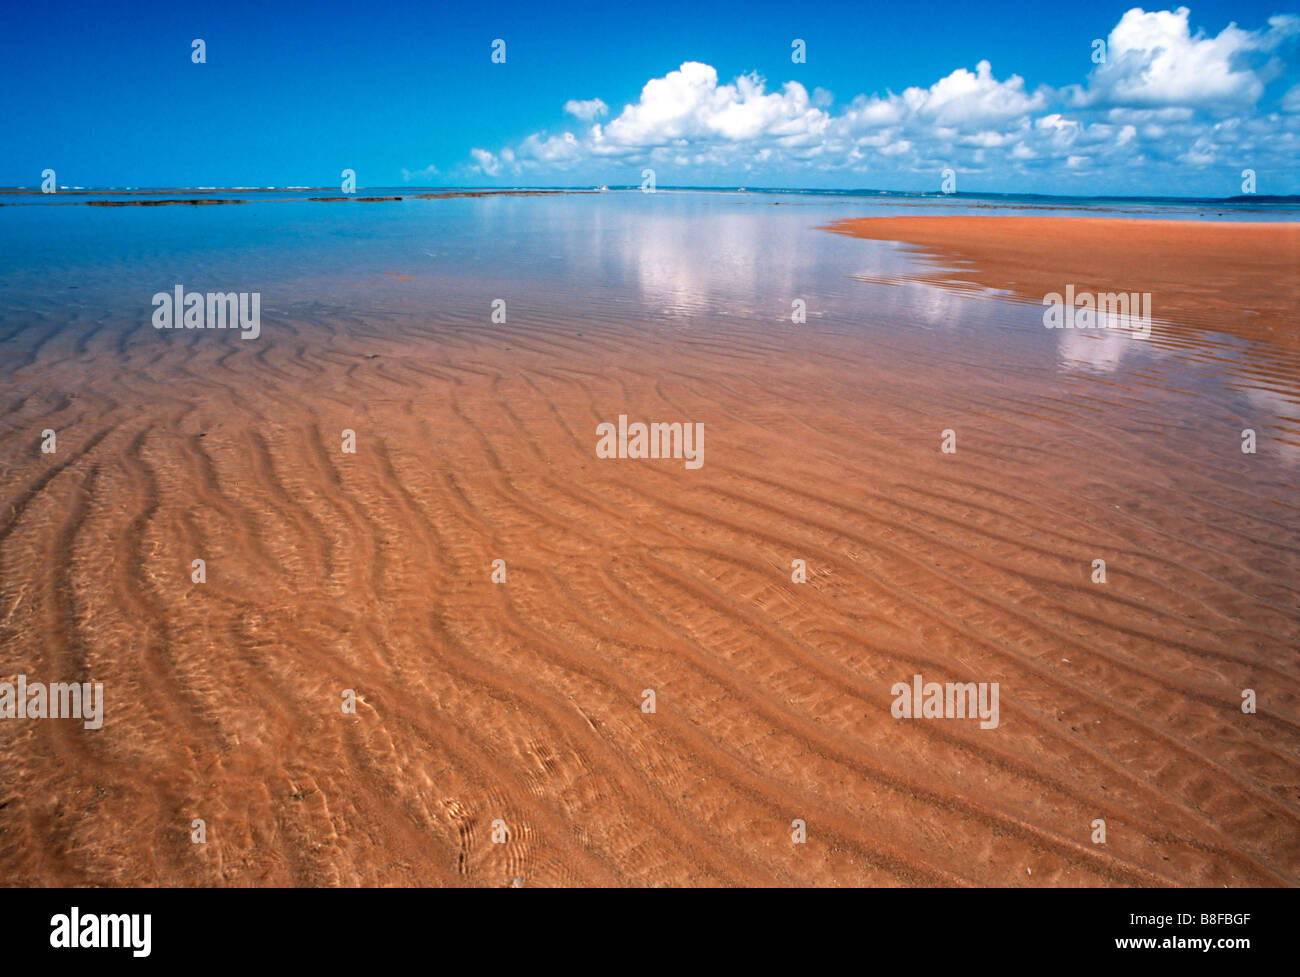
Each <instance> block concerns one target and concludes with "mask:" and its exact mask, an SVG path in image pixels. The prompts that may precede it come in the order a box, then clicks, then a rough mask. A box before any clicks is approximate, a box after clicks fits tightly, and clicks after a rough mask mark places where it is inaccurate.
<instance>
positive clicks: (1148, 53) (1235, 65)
mask: <svg viewBox="0 0 1300 977" xmlns="http://www.w3.org/2000/svg"><path fill="white" fill-rule="evenodd" d="M1189 15H1190V12H1189V11H1188V9H1187V8H1186V7H1179V8H1178V9H1177V10H1173V11H1170V10H1162V11H1155V12H1152V13H1148V12H1146V11H1144V10H1142V9H1140V8H1134V9H1132V10H1130V11H1128V13H1126V14H1124V16H1123V17H1121V18H1120V21H1119V23H1118V24H1116V25H1115V29H1114V30H1112V31H1111V32H1110V37H1109V39H1108V40H1107V44H1106V47H1107V53H1106V62H1105V63H1104V64H1100V65H1097V67H1095V68H1094V69H1093V70H1092V73H1091V74H1090V75H1089V77H1088V84H1087V87H1086V89H1084V90H1082V91H1081V92H1080V93H1079V97H1078V101H1079V104H1082V105H1123V106H1136V107H1158V106H1170V105H1182V106H1196V107H1201V108H1209V107H1214V106H1242V105H1253V104H1254V103H1255V102H1256V101H1258V100H1259V97H1260V95H1262V94H1263V91H1264V85H1265V84H1266V82H1267V81H1268V80H1270V79H1271V78H1272V77H1273V76H1274V75H1275V74H1276V73H1277V71H1278V69H1279V67H1280V65H1279V63H1278V61H1277V59H1276V58H1274V57H1273V56H1272V52H1274V51H1276V50H1277V49H1278V48H1279V47H1280V46H1281V45H1282V44H1283V43H1285V42H1286V41H1287V40H1288V39H1290V38H1292V37H1294V36H1296V35H1297V34H1300V17H1295V16H1293V15H1283V16H1278V17H1273V18H1271V19H1270V20H1269V25H1268V27H1267V28H1264V29H1261V30H1257V31H1250V30H1242V29H1241V28H1239V27H1237V26H1236V25H1235V24H1229V25H1228V26H1227V27H1225V28H1224V29H1223V30H1222V31H1220V32H1219V34H1218V35H1217V36H1215V37H1208V36H1206V35H1205V34H1204V33H1203V32H1201V31H1198V32H1197V33H1196V34H1195V35H1193V34H1192V32H1191V28H1190V26H1189V23H1188V18H1189Z"/></svg>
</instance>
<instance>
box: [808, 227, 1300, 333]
mask: <svg viewBox="0 0 1300 977" xmlns="http://www.w3.org/2000/svg"><path fill="white" fill-rule="evenodd" d="M828 229H829V230H833V231H835V232H836V233H839V234H848V235H851V236H853V237H863V238H873V239H875V240H882V241H901V242H906V243H907V244H908V245H909V247H910V248H911V249H912V250H914V251H916V252H918V253H920V254H922V255H924V256H925V257H927V258H928V259H930V264H931V265H932V267H933V272H932V273H931V274H925V275H918V276H916V278H917V280H923V281H931V282H936V283H938V282H943V283H949V284H951V283H962V282H965V283H971V284H978V285H982V286H985V287H987V288H994V289H1000V290H1003V291H1007V292H1011V293H1013V294H1015V295H1017V296H1020V297H1021V298H1023V299H1025V300H1026V301H1029V302H1033V303H1041V302H1042V300H1043V296H1044V295H1046V294H1047V293H1049V292H1057V293H1064V291H1065V286H1066V284H1073V285H1074V286H1075V288H1076V290H1077V291H1079V292H1083V291H1087V292H1093V293H1097V292H1119V291H1127V292H1150V293H1152V299H1151V300H1152V305H1153V308H1154V313H1155V315H1156V316H1158V317H1160V318H1162V319H1166V320H1169V321H1171V322H1173V323H1175V324H1177V325H1179V326H1181V327H1185V328H1194V329H1201V330H1209V331H1215V332H1221V333H1229V334H1231V335H1236V336H1242V337H1244V338H1246V339H1254V340H1263V341H1265V342H1269V343H1273V344H1275V345H1279V346H1283V347H1285V348H1286V349H1288V350H1291V351H1295V350H1300V329H1297V322H1300V272H1298V271H1297V269H1300V224H1294V223H1282V222H1267V223H1248V222H1244V221H1231V222H1229V221H1224V222H1214V221H1187V220H1125V219H1116V218H1106V217H993V216H979V217H951V216H948V217H868V218H858V219H850V220H844V221H837V222H836V223H835V224H832V225H830V227H829V228H828Z"/></svg>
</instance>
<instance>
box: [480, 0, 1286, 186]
mask: <svg viewBox="0 0 1300 977" xmlns="http://www.w3.org/2000/svg"><path fill="white" fill-rule="evenodd" d="M1297 41H1300V17H1296V16H1293V15H1279V16H1275V17H1273V18H1271V19H1270V20H1269V21H1268V23H1267V25H1266V26H1265V27H1262V28H1260V29H1258V30H1245V29H1242V28H1239V27H1237V26H1236V25H1235V24H1230V25H1228V26H1227V27H1225V28H1224V29H1223V30H1222V31H1220V32H1219V34H1218V35H1215V36H1208V35H1205V34H1204V33H1203V32H1199V31H1198V32H1197V33H1196V34H1193V33H1192V31H1191V27H1190V21H1189V14H1188V11H1187V9H1186V8H1181V7H1180V8H1179V9H1177V10H1175V11H1157V12H1154V13H1147V12H1145V11H1143V10H1141V9H1136V8H1135V9H1133V10H1130V11H1128V12H1127V13H1126V14H1124V15H1123V17H1121V18H1120V21H1119V23H1118V24H1116V25H1115V27H1114V29H1113V30H1112V31H1111V32H1110V35H1109V40H1108V44H1107V47H1108V51H1107V60H1106V62H1105V63H1104V64H1101V65H1097V66H1095V67H1094V68H1093V70H1092V71H1091V73H1090V74H1089V75H1088V76H1087V77H1086V78H1085V79H1084V81H1083V83H1082V84H1078V85H1071V86H1068V87H1066V88H1063V89H1060V90H1053V89H1051V88H1049V87H1046V86H1040V87H1038V88H1036V89H1033V90H1030V89H1029V87H1028V86H1027V85H1026V83H1025V80H1024V79H1023V78H1021V77H1020V76H1019V75H1016V74H1008V75H1005V76H1003V77H1001V78H999V76H998V75H997V73H996V72H995V69H994V66H993V65H992V64H990V62H989V61H987V60H981V61H979V62H978V63H976V64H975V66H974V70H971V69H969V68H965V67H959V68H956V69H955V70H953V71H951V72H950V73H948V74H947V75H945V76H944V77H942V78H940V79H939V80H937V81H935V82H934V83H933V84H931V85H929V86H928V87H920V86H916V87H909V88H906V89H905V90H903V91H902V93H901V94H895V93H893V92H889V91H886V92H885V93H884V94H879V93H877V94H870V95H866V94H864V95H858V96H856V97H855V98H853V99H851V100H850V101H849V102H847V103H846V104H842V107H840V108H839V109H838V110H837V109H836V108H835V105H834V100H833V98H832V96H831V95H830V93H829V92H826V91H824V90H822V89H816V90H814V94H813V95H812V96H811V97H810V95H809V93H808V90H807V89H806V88H805V87H804V86H803V85H802V84H800V83H799V82H796V81H790V82H786V83H785V84H784V85H781V86H780V87H777V88H773V89H772V90H769V89H768V84H767V82H766V81H765V80H764V79H763V78H762V77H760V76H758V75H757V74H747V75H741V76H740V77H738V78H735V79H734V80H732V81H730V82H724V81H722V80H720V79H719V77H718V73H717V70H716V69H715V68H714V67H712V66H711V65H708V64H703V63H701V62H698V61H687V62H685V63H683V64H682V65H681V66H680V67H679V68H677V69H676V70H673V71H669V72H667V73H666V74H665V75H663V76H662V77H659V78H652V79H651V80H649V81H648V82H646V83H645V85H644V87H643V88H642V90H641V93H640V96H639V97H638V99H637V100H636V101H634V102H632V103H630V104H627V105H625V106H624V107H623V108H622V110H621V111H619V112H617V113H616V114H613V117H612V118H610V119H609V120H608V121H607V122H602V121H597V120H598V119H602V118H604V117H606V116H609V115H611V114H612V113H611V111H610V109H609V107H608V106H607V105H606V104H605V102H603V101H602V100H600V99H598V98H592V99H587V100H585V101H575V100H570V101H569V102H566V103H565V105H564V109H565V112H566V113H567V114H569V115H571V116H573V117H575V118H577V119H579V120H581V121H582V122H585V123H588V124H587V125H585V126H583V127H579V128H577V129H573V130H564V131H561V132H560V133H559V134H553V133H548V132H545V131H541V132H536V133H533V134H532V135H529V136H527V137H526V138H524V139H523V140H521V141H520V142H518V143H517V144H515V145H514V146H512V147H508V148H503V149H501V150H499V151H497V152H495V153H494V152H491V151H488V150H486V149H475V150H474V151H473V153H472V155H473V159H474V169H476V170H477V171H478V172H479V173H481V174H482V175H484V176H486V177H489V178H497V177H501V178H506V177H520V176H522V175H524V174H530V175H532V176H534V177H535V178H536V177H540V178H542V179H547V178H553V179H562V178H563V177H562V176H561V175H562V174H567V175H568V176H569V179H571V180H573V181H574V182H588V181H592V180H594V181H595V182H610V183H612V182H615V180H614V179H612V178H611V171H613V172H617V170H618V169H619V168H622V167H627V168H628V169H633V168H638V169H639V167H641V166H646V165H649V166H657V167H661V168H663V170H667V171H669V172H672V173H674V174H676V176H675V177H670V176H668V175H667V174H666V173H665V172H663V171H662V170H661V171H660V172H659V174H658V176H659V182H660V183H667V184H670V183H672V182H678V183H688V182H692V181H693V180H699V181H700V182H705V181H706V180H707V179H708V178H709V177H710V176H711V175H714V174H721V173H727V174H732V175H739V174H742V173H744V174H749V173H754V174H755V175H759V174H762V173H765V172H766V173H777V174H782V175H788V174H790V173H792V172H807V171H812V172H816V173H821V174H826V176H825V178H826V179H828V180H831V179H833V180H835V181H836V182H839V183H840V185H845V184H844V181H849V180H852V181H854V182H855V183H856V185H859V186H860V185H864V184H863V183H862V182H857V181H860V180H862V179H863V177H864V176H866V175H868V174H870V175H872V176H879V175H881V174H892V175H895V176H898V177H899V181H901V182H907V183H909V184H910V185H913V186H915V185H917V183H918V180H923V181H924V182H925V183H926V184H930V183H933V184H935V185H936V186H937V183H938V180H939V175H938V174H939V171H940V170H941V169H943V168H945V167H949V166H951V167H952V168H954V169H955V170H957V172H958V173H964V174H968V175H974V174H995V175H996V176H997V177H999V178H1007V177H1013V176H1019V177H1021V178H1023V179H1021V180H1018V181H1016V182H1017V183H1018V184H1020V185H1026V183H1027V181H1028V182H1032V179H1038V180H1039V182H1040V183H1044V182H1046V183H1050V182H1051V181H1052V180H1053V179H1059V180H1067V181H1074V182H1072V183H1071V184H1070V186H1069V187H1067V188H1064V189H1065V190H1066V191H1067V192H1069V190H1071V189H1073V188H1074V187H1077V186H1081V184H1079V183H1078V181H1079V180H1080V179H1081V178H1083V177H1095V176H1096V175H1097V174H1099V173H1105V174H1109V175H1111V176H1113V174H1115V173H1116V172H1117V171H1119V170H1126V171H1127V172H1128V174H1129V177H1130V178H1131V180H1132V181H1135V182H1143V181H1145V182H1146V183H1148V184H1150V185H1151V186H1152V187H1162V188H1163V187H1166V186H1167V184H1168V180H1169V179H1170V178H1171V177H1172V176H1175V175H1179V176H1181V175H1183V174H1185V172H1186V167H1189V166H1190V167H1193V168H1201V169H1205V168H1209V167H1216V166H1223V167H1225V168H1231V167H1237V168H1238V170H1239V169H1240V166H1241V165H1251V166H1254V167H1256V168H1260V169H1261V170H1269V169H1272V170H1273V171H1275V172H1280V173H1283V174H1290V173H1292V172H1293V171H1294V169H1295V167H1294V159H1295V158H1296V156H1295V154H1296V149H1297V146H1300V86H1296V87H1294V88H1292V89H1291V91H1289V92H1288V93H1287V94H1286V95H1285V96H1283V97H1282V98H1281V99H1280V103H1279V106H1278V108H1279V109H1280V112H1272V113H1266V112H1260V111H1259V110H1258V109H1256V108H1255V106H1257V105H1258V103H1259V101H1260V99H1261V97H1262V96H1263V94H1264V93H1265V91H1266V89H1267V87H1268V84H1269V82H1270V81H1272V80H1274V79H1275V78H1276V77H1278V76H1279V75H1280V74H1281V73H1282V67H1281V64H1282V61H1283V60H1284V59H1285V57H1286V56H1288V52H1289V49H1290V48H1291V47H1292V46H1294V45H1295V44H1296V43H1297ZM1085 49H1086V45H1085ZM1085 63H1086V62H1085ZM836 173H839V174H840V175H839V176H834V175H833V174H836ZM848 174H852V175H848ZM579 175H581V176H582V177H584V179H581V180H579V179H576V178H577V177H578V176H579ZM639 178H640V177H639V173H637V175H636V179H639ZM701 178H703V179H701ZM1031 178H1032V179H1031ZM1290 178H1291V179H1294V177H1290ZM1225 179H1226V177H1225ZM633 182H635V181H633ZM743 182H748V180H746V181H743ZM1009 182H1010V181H1009ZM877 185H882V184H879V183H878V184H877ZM1231 192H1235V190H1234V189H1232V188H1230V187H1227V186H1225V187H1224V193H1225V194H1227V193H1231ZM1274 192H1279V191H1277V189H1276V188H1275V189H1274Z"/></svg>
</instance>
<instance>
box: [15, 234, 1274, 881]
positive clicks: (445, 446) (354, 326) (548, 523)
mask: <svg viewBox="0 0 1300 977" xmlns="http://www.w3.org/2000/svg"><path fill="white" fill-rule="evenodd" d="M891 239H897V238H891ZM904 239H905V240H913V239H912V238H910V237H909V238H904ZM922 243H925V242H922ZM863 246H864V247H865V246H866V245H865V243H864V245H863ZM863 287H865V286H863ZM1243 287H1244V285H1243ZM898 325H899V327H900V330H901V331H900V335H902V334H904V333H906V327H907V325H908V324H907V323H906V322H900V323H899V324H898ZM794 328H795V327H792V326H789V324H786V325H785V326H782V327H780V328H776V327H773V326H771V325H770V324H753V325H749V326H746V325H744V324H738V323H728V322H713V323H708V324H705V323H698V322H697V323H692V324H691V325H690V327H689V328H685V327H684V328H679V329H673V330H663V329H657V330H645V331H639V330H636V329H629V328H625V327H623V326H615V325H614V324H612V323H610V322H607V321H602V320H601V319H599V318H588V319H579V320H575V319H574V318H573V317H572V316H571V315H569V314H566V313H565V312H564V311H563V310H561V309H557V310H556V311H555V312H554V313H553V314H551V315H550V316H549V317H545V316H540V315H536V316H532V317H531V318H529V319H528V321H527V322H522V321H521V322H514V321H512V323H511V324H509V325H498V326H489V325H487V324H486V323H484V322H470V321H464V322H456V321H447V320H446V319H434V318H432V317H430V316H427V315H421V314H420V313H419V312H418V311H414V310H413V311H412V312H411V314H410V315H407V316H389V317H380V316H362V315H359V314H355V313H354V310H348V309H322V310H321V312H320V313H319V315H316V316H312V317H306V316H304V317H300V318H299V319H298V320H297V321H295V322H294V323H292V324H291V325H284V324H278V325H277V326H275V327H274V328H272V327H270V326H267V327H264V332H263V336H262V338H261V339H260V340H259V341H257V342H248V343H244V342H240V341H239V339H238V338H237V337H236V336H234V335H221V336H218V335H215V334H211V333H196V334H185V333H179V334H166V335H164V334H160V333H155V332H154V331H153V330H152V329H150V328H148V327H147V326H142V327H139V328H137V329H134V330H130V331H127V332H123V333H116V332H114V331H111V330H108V329H103V330H87V331H86V332H84V333H83V334H81V335H80V336H79V337H78V338H77V339H76V341H75V342H74V341H71V340H55V339H51V340H50V341H49V342H39V343H36V344H35V345H33V346H31V352H30V355H25V356H23V357H15V358H14V359H13V360H11V362H10V363H9V365H8V366H6V367H4V368H3V370H4V373H3V376H4V382H3V399H2V401H0V418H2V424H3V428H2V431H3V434H2V436H0V452H2V454H0V458H2V464H3V473H4V480H3V486H4V495H3V500H2V502H3V504H2V507H0V641H2V642H3V657H2V658H0V679H12V677H13V676H15V675H17V674H19V673H25V674H26V675H27V676H28V677H29V679H31V680H42V681H63V680H70V679H76V678H82V677H84V678H87V679H89V680H93V681H101V682H103V683H104V686H105V694H106V697H107V712H106V722H105V726H104V728H103V729H102V730H99V731H90V730H85V729H83V728H82V726H81V725H80V724H79V723H74V722H61V721H27V722H21V721H7V722H0V769H2V770H3V772H4V775H3V778H2V779H0V880H2V881H3V882H4V883H6V884H18V885H58V884H74V885H154V884H158V885H338V884H346V885H356V884H362V885H482V886H503V885H512V884H515V885H519V884H522V885H526V886H537V885H576V884H594V885H611V884H634V885H742V884H747V885H774V884H775V885H792V884H798V885H885V886H892V885H950V884H953V885H960V884H992V885H1034V886H1037V885H1163V884H1175V883H1177V884H1195V885H1215V886H1217V885H1273V884H1295V883H1296V882H1297V881H1298V880H1300V830H1298V829H1300V786H1298V785H1300V727H1298V725H1297V724H1298V722H1300V713H1298V711H1297V691H1298V689H1300V574H1297V570H1298V569H1300V508H1298V507H1297V494H1296V468H1295V467H1293V465H1291V464H1290V463H1289V462H1288V461H1287V457H1288V456H1286V455H1285V454H1284V452H1285V449H1286V439H1287V434H1286V431H1285V430H1282V431H1279V430H1278V429H1276V428H1269V429H1267V430H1264V431H1262V433H1261V449H1260V454H1258V455H1255V456H1248V455H1243V454H1242V453H1241V451H1240V447H1239V445H1240V429H1241V427H1243V426H1244V425H1245V424H1246V423H1248V422H1249V421H1250V419H1249V418H1243V417H1236V416H1228V415H1226V414H1224V413H1222V412H1221V411H1220V409H1219V408H1220V405H1219V404H1217V403H1209V402H1207V401H1205V400H1204V399H1202V398H1201V397H1200V396H1198V395H1197V388H1196V387H1195V385H1194V383H1193V380H1194V375H1195V372H1196V370H1197V369H1201V368H1206V369H1209V368H1212V363H1211V366H1210V367H1205V365H1204V361H1202V360H1199V359H1197V358H1196V357H1190V358H1188V359H1187V360H1185V361H1179V362H1177V363H1173V362H1170V363H1167V364H1165V366H1163V367H1162V371H1163V372H1162V373H1161V374H1160V375H1159V376H1158V377H1155V376H1151V375H1148V376H1147V377H1145V378H1144V377H1143V376H1139V375H1127V374H1123V373H1109V374H1105V375H1092V374H1088V373H1086V372H1082V371H1080V372H1076V373H1069V372H1067V373H1064V374H1048V373H1044V372H1043V371H1036V370H1031V369H1026V368H1022V367H1020V366H1018V365H1017V364H1016V363H1015V362H1014V361H1013V360H1012V359H1011V358H1008V359H1007V360H1006V362H1005V368H998V366H997V354H996V352H994V353H991V354H990V358H989V360H988V361H973V360H971V359H970V358H969V357H968V356H967V355H965V354H964V353H958V352H955V351H950V350H948V349H947V348H945V347H944V346H943V345H942V344H934V343H930V344H915V343H908V342H904V341H901V340H900V341H899V342H898V343H897V344H885V345H882V344H881V343H879V342H876V341H874V340H873V339H872V338H871V337H870V336H868V335H867V334H865V333H863V332H862V331H860V330H857V329H854V328H851V327H850V326H848V325H844V324H834V323H817V322H813V323H812V324H811V325H809V326H807V327H803V328H802V329H800V330H799V331H798V333H797V337H796V334H794V333H792V330H793V329H794ZM1292 328H1294V323H1292ZM1225 331H1229V332H1230V331H1231V330H1230V329H1228V330H1225ZM18 332H22V330H21V329H20V330H18ZM792 337H795V338H792ZM9 341H11V342H12V341H14V337H13V334H11V336H10V340H9ZM1185 345H1186V344H1185ZM1293 349H1294V345H1291V344H1279V345H1276V346H1273V347H1267V346H1262V345H1261V346H1260V347H1259V348H1258V350H1256V353H1257V354H1258V356H1259V357H1261V358H1260V359H1259V360H1258V362H1259V364H1260V369H1261V370H1264V371H1266V372H1268V373H1269V375H1270V376H1271V377H1272V378H1273V379H1272V380H1271V381H1270V382H1272V383H1273V384H1274V385H1275V386H1276V387H1277V388H1278V389H1279V390H1280V391H1281V394H1280V395H1279V396H1282V400H1281V401H1273V402H1271V403H1279V402H1280V403H1282V404H1284V405H1289V404H1293V403H1294V401H1293V400H1287V399H1286V398H1287V397H1294V395H1295V392H1296V390H1297V389H1300V387H1297V385H1296V379H1297V373H1296V369H1295V362H1294V359H1293V357H1292V355H1291V352H1290V351H1291V350H1293ZM1270 350H1271V352H1270ZM1261 351H1262V352H1261ZM1268 356H1272V359H1271V360H1268V361H1267V362H1265V358H1267V357H1268ZM1180 378H1181V379H1182V380H1184V381H1186V382H1183V383H1181V384H1180ZM1148 381H1149V382H1148ZM1280 410H1281V411H1282V413H1283V414H1285V411H1286V410H1291V407H1290V406H1283V407H1282V408H1280ZM620 413H625V414H628V415H629V416H630V418H631V419H633V420H638V419H640V420H663V421H673V420H683V421H687V420H689V421H698V422H703V423H704V424H705V426H706V430H707V440H706V445H705V462H704V465H703V467H702V468H701V469H700V470H698V471H688V470H686V469H685V467H684V465H683V464H682V462H680V461H672V460H663V461H637V460H622V461H618V460H601V459H598V458H597V457H596V456H595V452H594V446H595V442H596V425H597V424H598V423H601V422H604V421H614V420H616V419H617V416H618V415H619V414H620ZM1295 413H1296V412H1295V411H1294V410H1292V413H1291V418H1292V422H1294V420H1295ZM1270 417H1272V415H1270ZM1261 427H1262V428H1263V427H1265V426H1264V425H1261ZM45 428H53V429H56V430H57V432H58V452H57V454H55V455H53V456H49V455H43V454H41V453H40V451H39V443H40V432H41V431H42V430H43V429H45ZM344 429H351V430H354V431H355V432H356V435H357V452H356V454H355V455H346V454H344V453H343V452H342V451H341V438H340V434H341V432H342V431H343V430H344ZM944 429H953V430H955V431H956V433H957V438H958V442H957V443H958V451H957V453H956V454H955V455H945V454H942V453H941V452H940V450H939V448H940V436H941V431H943V430H944ZM196 558H203V559H204V560H206V561H207V582H206V583H205V584H194V583H192V582H191V580H190V573H191V571H190V566H191V561H193V560H194V559H196ZM1098 558H1102V559H1105V560H1106V563H1107V567H1108V582H1107V583H1106V584H1105V585H1097V584H1094V583H1092V582H1091V579H1090V576H1091V573H1092V561H1093V560H1094V559H1098ZM497 559H501V560H504V561H505V563H506V567H507V579H506V582H505V583H503V584H494V583H493V582H492V563H493V561H494V560H497ZM795 559H803V560H806V561H807V565H808V581H807V583H803V584H797V583H793V582H792V581H791V561H792V560H795ZM918 672H920V673H922V674H923V675H924V676H925V678H926V679H927V680H934V681H941V682H944V681H972V682H998V683H999V685H1000V690H1001V692H1000V713H1001V715H1000V725H999V726H998V728H997V729H993V730H981V729H980V728H979V726H978V724H977V723H975V722H968V721H961V720H952V721H943V720H913V721H901V720H896V719H894V718H893V717H892V716H891V714H890V704H891V701H892V696H891V693H890V689H891V686H892V685H893V684H894V683H895V682H899V681H903V682H907V681H910V680H911V677H912V675H913V674H915V673H918ZM1247 688H1249V689H1254V690H1255V691H1256V693H1257V695H1258V699H1259V710H1258V713H1257V714H1255V715H1245V714H1243V713H1242V711H1241V708H1240V702H1241V692H1242V690H1243V689H1247ZM345 689H354V690H356V693H357V696H358V706H357V712H356V715H355V716H353V715H345V714H344V713H343V712H342V710H341V708H340V701H341V698H340V697H341V693H342V691H343V690H345ZM646 689H653V690H654V691H655V693H656V700H657V710H656V711H655V712H654V713H653V714H647V713H644V712H643V711H642V709H641V704H642V692H643V690H646ZM194 818H202V819H204V820H205V822H206V825H207V841H206V843H205V844H201V845H196V844H192V843H191V840H190V832H191V821H192V819H194ZM1098 818H1101V819H1104V820H1105V822H1106V825H1107V843H1106V844H1104V845H1099V844H1094V843H1093V841H1092V835H1093V830H1094V829H1093V826H1092V825H1093V822H1094V820H1095V819H1098ZM497 819H500V820H501V821H502V822H504V829H505V832H506V841H505V843H503V844H496V843H493V839H492V834H493V822H494V821H495V820H497ZM795 819H802V820H803V821H805V822H806V825H807V843H806V844H802V845H797V844H793V843H792V841H791V832H792V827H791V822H792V821H793V820H795Z"/></svg>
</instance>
